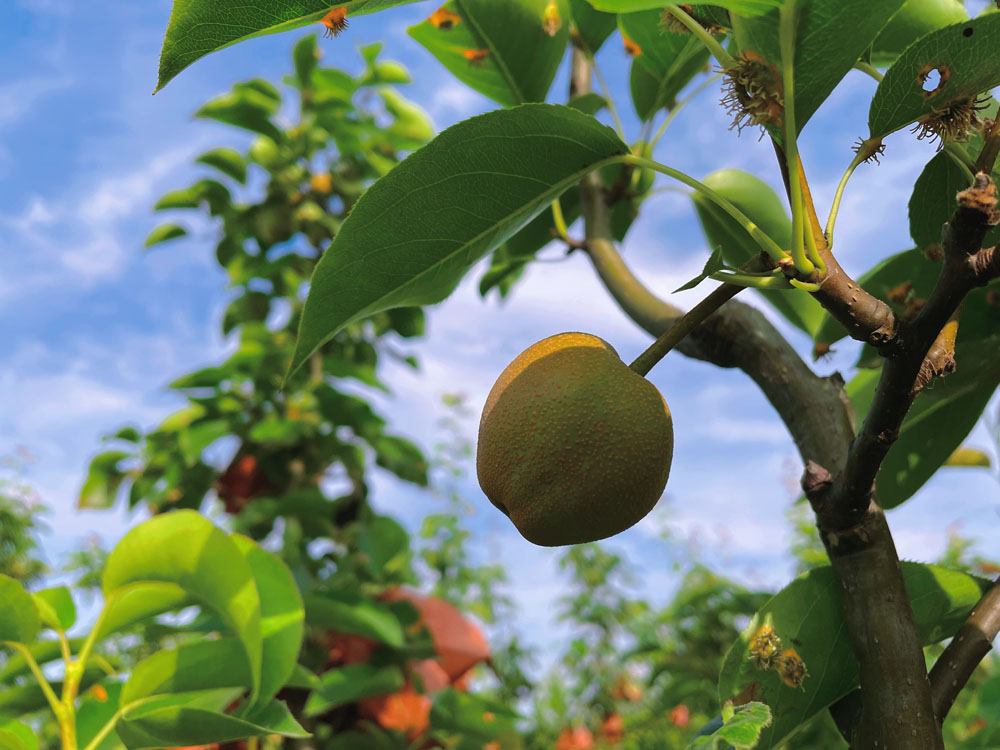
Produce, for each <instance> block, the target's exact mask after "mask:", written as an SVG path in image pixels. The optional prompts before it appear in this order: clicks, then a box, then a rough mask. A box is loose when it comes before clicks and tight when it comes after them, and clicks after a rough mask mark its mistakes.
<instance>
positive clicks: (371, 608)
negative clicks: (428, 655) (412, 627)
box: [305, 591, 404, 648]
mask: <svg viewBox="0 0 1000 750" xmlns="http://www.w3.org/2000/svg"><path fill="white" fill-rule="evenodd" d="M305 607H306V622H307V623H309V624H310V625H314V626H316V627H318V628H322V629H323V630H335V631H337V632H338V633H353V634H355V635H363V636H365V637H367V638H372V639H374V640H376V641H379V642H381V643H386V644H388V645H390V646H392V647H394V648H401V647H402V646H403V641H404V636H403V626H402V625H400V623H399V618H398V617H396V615H395V614H393V611H392V609H390V608H389V607H388V605H385V604H382V603H381V602H375V601H372V600H370V599H365V598H364V597H362V596H361V595H360V594H356V593H354V592H351V591H336V592H334V591H329V592H324V593H322V594H320V593H314V594H307V595H306V597H305Z"/></svg>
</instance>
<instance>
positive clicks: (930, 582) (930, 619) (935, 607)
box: [719, 562, 988, 750]
mask: <svg viewBox="0 0 1000 750" xmlns="http://www.w3.org/2000/svg"><path fill="white" fill-rule="evenodd" d="M902 566H903V577H904V579H905V582H906V590H907V593H908V594H909V596H910V602H911V603H912V605H913V611H914V615H915V616H916V620H917V628H918V629H919V631H920V638H921V642H922V643H923V644H924V645H928V644H931V643H937V642H938V641H941V640H943V639H944V638H948V637H950V636H951V635H953V634H954V633H955V631H956V630H957V629H958V628H959V626H961V624H962V623H963V622H964V621H965V618H966V617H967V616H968V614H969V612H971V611H972V608H973V607H974V606H975V605H976V602H978V601H979V598H980V596H982V592H983V587H984V586H985V585H988V583H987V582H985V581H980V580H979V579H976V578H974V577H972V576H970V575H967V574H966V573H962V572H959V571H954V570H948V569H947V568H941V567H938V566H935V565H923V564H920V563H914V562H904V563H903V564H902ZM763 625H770V626H771V627H772V628H773V629H774V633H775V635H777V636H778V638H780V639H781V642H782V648H783V649H787V648H794V650H795V651H796V652H797V653H798V655H799V657H800V658H801V659H802V661H804V662H805V665H806V669H807V671H808V674H807V675H806V677H805V679H804V680H803V681H802V685H801V687H791V686H789V685H786V684H785V683H784V682H782V680H781V678H780V677H779V675H778V673H777V671H775V670H774V669H770V670H763V669H759V668H758V667H757V666H756V665H755V663H754V662H753V661H752V660H751V659H750V658H749V657H750V644H751V641H752V638H753V636H754V634H755V633H756V632H757V629H758V628H760V627H761V626H763ZM858 676H859V673H858V666H857V661H856V660H855V659H854V655H853V653H852V652H851V645H850V639H849V637H848V634H847V629H846V627H845V625H844V613H843V604H842V602H841V596H840V584H839V583H838V582H837V579H836V576H834V574H833V570H832V568H829V567H823V568H817V569H816V570H813V571H810V572H809V573H807V574H805V575H804V576H802V577H801V578H798V579H796V580H795V581H793V582H792V583H791V584H789V585H788V586H786V587H785V588H784V589H782V590H781V591H780V592H778V593H777V594H776V595H775V596H774V597H773V598H772V599H771V600H770V601H768V602H767V604H765V605H764V607H763V608H762V609H761V610H760V611H759V612H758V613H757V614H756V615H755V616H754V618H753V620H751V622H750V624H749V625H748V626H747V628H746V630H744V631H743V634H742V635H741V636H740V638H739V640H737V641H736V643H735V644H734V645H733V647H732V648H731V649H730V651H729V654H728V655H727V656H726V661H725V663H724V665H723V667H722V674H721V675H720V677H719V697H720V699H721V700H723V701H725V700H729V699H737V702H745V701H747V700H754V701H760V702H763V703H766V704H767V705H768V706H770V708H771V711H772V713H773V718H774V721H773V723H772V724H771V725H770V726H768V727H767V728H766V729H764V731H763V733H762V735H761V741H760V743H759V744H758V745H757V748H758V750H767V749H768V748H772V747H775V746H777V745H779V744H780V743H781V742H782V741H783V740H784V739H785V738H786V737H788V735H789V734H790V733H791V732H792V731H793V730H795V728H796V727H798V726H799V725H800V724H802V722H804V721H805V720H807V719H808V718H809V717H811V716H813V715H815V714H816V713H818V712H819V711H822V710H823V709H824V708H826V707H827V706H829V705H830V704H831V703H833V702H834V701H836V700H837V699H839V698H841V697H843V696H844V695H846V694H847V693H849V692H850V691H851V690H853V689H854V688H855V687H857V684H858Z"/></svg>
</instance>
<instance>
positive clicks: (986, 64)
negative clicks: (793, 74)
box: [868, 13, 1000, 138]
mask: <svg viewBox="0 0 1000 750" xmlns="http://www.w3.org/2000/svg"><path fill="white" fill-rule="evenodd" d="M934 70H937V71H938V73H939V78H938V79H927V80H925V79H926V76H927V74H928V73H930V72H931V71H934ZM932 81H933V82H934V83H933V85H932ZM997 85H1000V14H997V13H989V14H987V15H984V16H980V17H979V18H976V19H973V20H971V21H963V22H962V23H956V24H952V25H951V26H946V27H945V28H943V29H940V30H938V31H935V32H933V33H931V34H928V35H927V36H925V37H923V38H922V39H919V40H918V41H916V42H915V43H914V44H912V45H910V46H909V47H908V48H907V49H906V51H904V52H903V54H902V55H900V56H899V59H898V60H897V61H896V63H895V64H894V65H893V66H892V67H891V68H889V70H888V71H886V74H885V78H883V79H882V81H881V83H879V85H878V88H877V89H876V90H875V96H874V97H872V103H871V107H870V108H869V110H868V127H869V129H870V131H871V136H872V137H873V138H881V137H883V136H885V135H888V134H889V133H892V132H893V131H896V130H899V129H900V128H904V127H906V126H907V125H910V124H911V123H914V122H916V121H918V120H920V119H922V118H925V117H927V116H929V115H933V114H938V113H941V112H943V111H946V110H947V109H948V107H949V106H951V105H953V104H955V103H960V102H963V101H967V100H970V99H972V98H973V97H975V96H976V95H977V94H980V93H982V92H984V91H988V90H990V89H991V88H993V87H994V86H997Z"/></svg>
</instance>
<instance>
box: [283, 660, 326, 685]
mask: <svg viewBox="0 0 1000 750" xmlns="http://www.w3.org/2000/svg"><path fill="white" fill-rule="evenodd" d="M285 685H286V686H288V687H296V688H302V689H303V690H315V689H316V688H318V687H319V677H318V676H317V675H316V673H315V672H312V671H311V670H309V669H306V668H305V667H303V666H302V665H301V664H296V665H295V668H294V669H293V670H292V674H291V675H290V676H289V678H288V680H287V681H286V682H285Z"/></svg>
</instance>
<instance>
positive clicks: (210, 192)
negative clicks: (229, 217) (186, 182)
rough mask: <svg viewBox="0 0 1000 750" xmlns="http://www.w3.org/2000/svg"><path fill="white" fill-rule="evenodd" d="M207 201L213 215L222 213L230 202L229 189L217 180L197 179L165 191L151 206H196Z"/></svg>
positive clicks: (158, 208) (156, 209) (158, 207)
mask: <svg viewBox="0 0 1000 750" xmlns="http://www.w3.org/2000/svg"><path fill="white" fill-rule="evenodd" d="M202 203H207V204H208V208H209V210H210V211H211V213H212V215H213V216H218V215H219V214H221V213H223V212H224V211H225V210H226V209H227V208H228V207H229V206H230V205H231V203H232V197H231V196H230V194H229V189H228V188H227V187H226V186H225V185H223V184H222V183H221V182H218V181H217V180H198V182H196V183H195V184H194V185H192V186H191V187H188V188H184V189H182V190H174V191H173V192H170V193H167V194H166V195H164V196H163V197H162V198H160V200H158V201H157V202H156V205H155V206H153V210H154V211H165V210H167V209H172V208H198V207H199V206H201V204H202Z"/></svg>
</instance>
